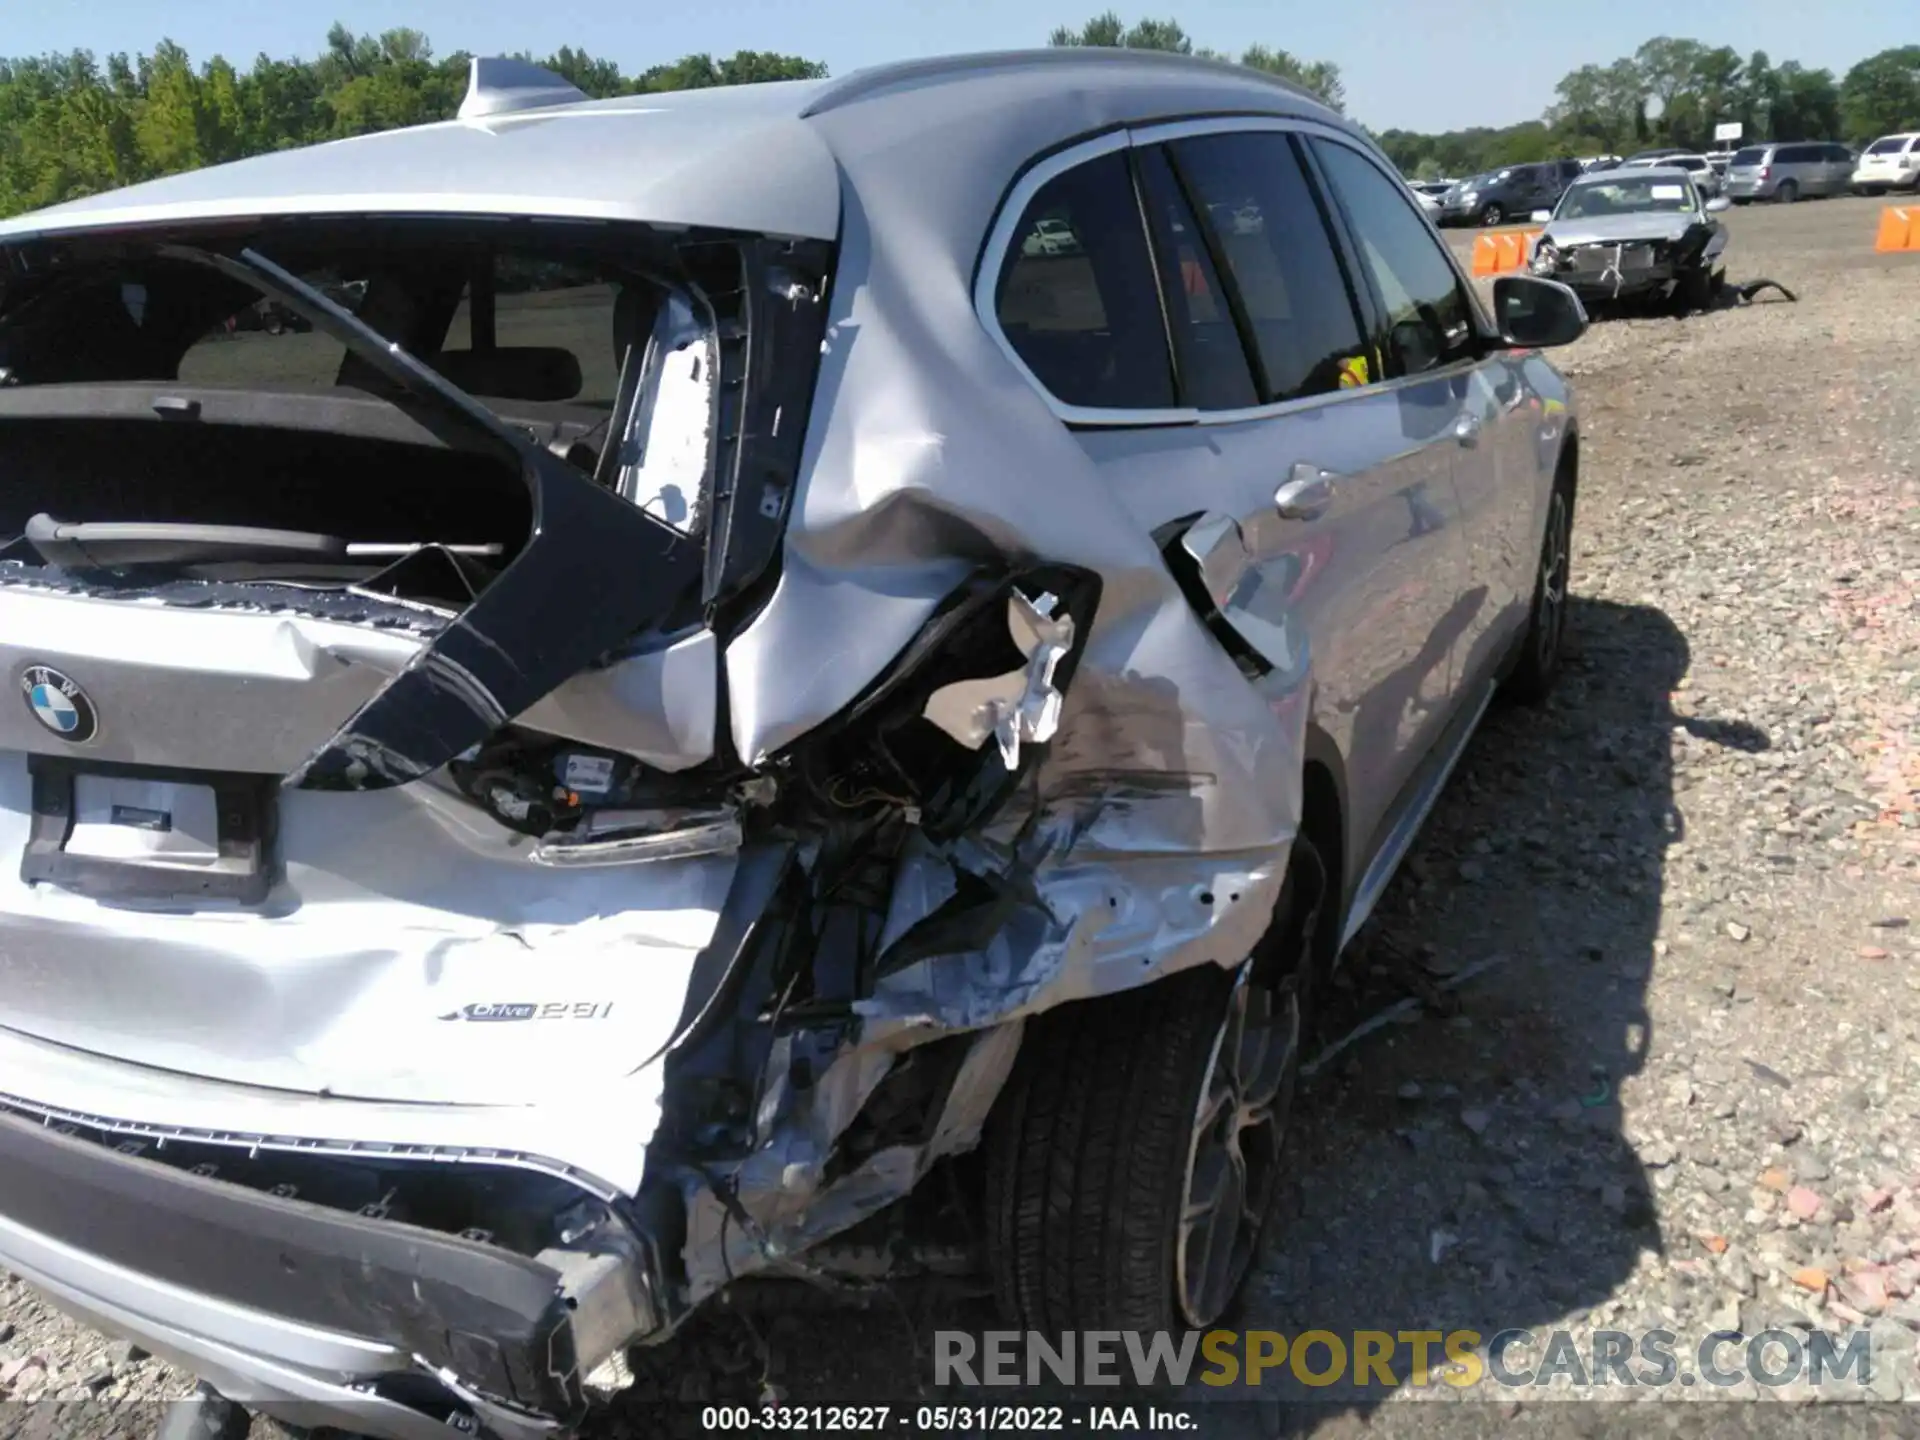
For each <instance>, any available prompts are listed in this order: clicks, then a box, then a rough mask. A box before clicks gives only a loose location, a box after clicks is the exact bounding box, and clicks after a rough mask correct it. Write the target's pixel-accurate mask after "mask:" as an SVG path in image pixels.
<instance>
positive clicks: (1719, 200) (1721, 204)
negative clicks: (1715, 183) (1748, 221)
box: [1707, 195, 1733, 215]
mask: <svg viewBox="0 0 1920 1440" xmlns="http://www.w3.org/2000/svg"><path fill="white" fill-rule="evenodd" d="M1732 208H1733V201H1731V200H1729V199H1728V198H1727V197H1726V196H1724V195H1716V196H1714V197H1713V198H1712V199H1711V200H1709V201H1707V213H1708V214H1709V215H1717V214H1719V213H1720V212H1721V211H1722V210H1731V209H1732Z"/></svg>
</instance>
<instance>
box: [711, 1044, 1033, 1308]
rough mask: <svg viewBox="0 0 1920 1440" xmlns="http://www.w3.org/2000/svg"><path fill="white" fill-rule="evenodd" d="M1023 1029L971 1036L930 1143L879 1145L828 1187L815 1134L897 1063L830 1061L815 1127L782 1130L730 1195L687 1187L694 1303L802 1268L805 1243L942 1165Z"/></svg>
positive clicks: (1006, 1069)
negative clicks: (746, 1281) (825, 1099)
mask: <svg viewBox="0 0 1920 1440" xmlns="http://www.w3.org/2000/svg"><path fill="white" fill-rule="evenodd" d="M1022 1030H1023V1026H1022V1022H1020V1021H1018V1020H1015V1021H1011V1022H1009V1023H1007V1024H1004V1025H1001V1026H998V1027H997V1028H995V1029H992V1030H988V1031H985V1032H983V1033H982V1034H980V1036H979V1037H978V1038H977V1039H975V1040H974V1041H973V1043H972V1045H971V1046H970V1047H969V1048H968V1051H967V1055H966V1058H965V1059H964V1060H963V1061H962V1062H961V1066H960V1071H959V1074H958V1075H957V1076H956V1077H955V1079H954V1082H953V1085H952V1086H951V1088H950V1089H949V1090H948V1092H947V1098H946V1103H945V1104H944V1106H943V1107H942V1109H941V1112H940V1116H939V1118H938V1120H937V1122H936V1123H935V1125H934V1127H933V1134H932V1138H931V1139H930V1140H929V1142H928V1143H927V1144H926V1145H924V1146H921V1147H918V1148H916V1147H912V1146H905V1145H900V1146H891V1147H889V1148H887V1149H884V1150H881V1151H878V1152H876V1153H875V1154H873V1155H870V1156H868V1157H867V1158H866V1159H865V1160H863V1161H862V1162H861V1163H860V1164H859V1165H858V1166H856V1167H855V1168H854V1169H853V1170H851V1171H850V1172H848V1173H847V1174H845V1175H842V1176H840V1177H839V1178H837V1179H836V1180H834V1181H833V1182H832V1183H831V1184H828V1185H825V1186H822V1185H821V1176H822V1172H823V1170H824V1168H825V1164H826V1161H827V1158H828V1156H829V1155H830V1154H831V1135H830V1136H829V1139H828V1142H827V1144H825V1145H822V1144H821V1143H820V1138H819V1133H818V1132H819V1130H820V1129H822V1128H824V1129H825V1130H826V1131H828V1132H831V1134H837V1133H838V1132H837V1130H836V1129H835V1124H836V1122H837V1124H838V1128H839V1129H844V1128H845V1126H846V1124H847V1123H848V1122H850V1121H851V1120H852V1118H853V1116H854V1115H855V1114H857V1113H858V1110H859V1105H860V1104H862V1103H864V1102H865V1100H866V1097H867V1096H868V1095H870V1094H871V1093H872V1089H873V1086H875V1085H877V1084H878V1083H879V1081H880V1079H881V1078H882V1077H883V1076H884V1075H885V1073H886V1070H887V1068H888V1066H889V1065H890V1063H891V1055H890V1054H889V1053H888V1052H886V1051H884V1050H874V1051H871V1052H866V1053H862V1054H856V1055H849V1056H846V1057H844V1058H843V1059H842V1060H841V1061H840V1062H839V1063H838V1064H836V1065H835V1067H834V1070H835V1071H840V1070H843V1069H844V1071H845V1072H846V1075H845V1080H844V1081H843V1079H842V1077H839V1076H834V1075H833V1073H832V1072H829V1076H828V1077H823V1084H824V1081H825V1080H827V1079H829V1078H830V1079H832V1081H833V1094H834V1097H835V1099H834V1102H833V1103H830V1104H826V1105H823V1106H822V1107H821V1108H820V1109H819V1110H818V1111H817V1112H816V1113H815V1114H814V1115H813V1116H812V1118H813V1120H814V1121H815V1122H816V1124H815V1125H814V1126H813V1127H795V1128H793V1129H790V1130H788V1131H784V1132H782V1134H781V1136H780V1137H779V1139H778V1140H777V1141H776V1142H775V1143H774V1144H772V1145H770V1146H768V1147H767V1148H766V1149H764V1150H762V1151H760V1152H759V1153H758V1154H756V1155H755V1156H753V1157H752V1159H750V1160H749V1161H748V1162H747V1163H746V1164H745V1165H744V1166H742V1167H741V1169H740V1170H739V1171H738V1172H737V1173H736V1174H734V1175H732V1176H730V1177H728V1180H727V1184H728V1185H729V1187H730V1191H729V1194H728V1195H727V1197H726V1198H722V1196H721V1195H720V1194H718V1193H716V1191H715V1189H714V1188H713V1187H712V1186H706V1185H697V1186H693V1187H691V1188H690V1189H689V1191H688V1193H687V1195H686V1201H687V1238H686V1246H685V1252H684V1253H685V1259H686V1261H687V1264H688V1277H687V1278H688V1295H689V1299H690V1300H691V1301H692V1302H693V1303H695V1304H697V1303H699V1301H701V1300H703V1299H705V1298H707V1297H708V1296H709V1295H711V1294H713V1293H714V1292H715V1291H716V1290H718V1289H720V1288H721V1287H722V1286H724V1285H726V1284H727V1283H728V1282H729V1281H730V1280H733V1279H738V1278H740V1277H741V1276H745V1275H752V1274H757V1273H762V1272H765V1271H768V1270H781V1269H785V1268H787V1267H788V1266H790V1265H796V1264H797V1266H798V1268H799V1270H800V1272H801V1273H805V1271H806V1262H805V1259H804V1256H805V1252H806V1250H807V1249H808V1248H809V1247H811V1246H813V1245H816V1244H818V1243H819V1242H820V1241H822V1240H825V1239H828V1238H830V1237H832V1236H834V1235H837V1234H839V1233H841V1232H842V1231H844V1230H847V1229H850V1228H851V1227H853V1226H854V1225H857V1224H859V1223H860V1221H862V1220H864V1219H866V1218H867V1217H868V1216H870V1215H876V1214H878V1213H879V1212H880V1211H882V1210H884V1209H886V1207H887V1206H889V1205H891V1204H893V1203H894V1202H895V1201H896V1200H898V1199H900V1198H901V1197H902V1196H903V1195H905V1194H907V1192H908V1191H910V1190H912V1189H913V1188H914V1186H916V1185H917V1184H919V1182H920V1180H921V1178H922V1177H923V1176H924V1175H925V1174H926V1173H927V1171H928V1170H929V1169H930V1168H931V1167H932V1166H933V1165H934V1164H935V1163H936V1162H937V1161H939V1160H941V1159H943V1158H945V1157H947V1156H949V1155H958V1154H962V1153H964V1152H965V1151H967V1150H970V1149H972V1148H973V1147H974V1146H975V1145H976V1144H978V1143H979V1139H980V1131H981V1128H982V1127H983V1126H984V1125H985V1124H986V1121H987V1116H988V1115H989V1114H990V1113H991V1111H992V1109H993V1102H994V1101H995V1100H996V1099H997V1098H998V1097H999V1094H1000V1091H1001V1088H1002V1087H1003V1086H1004V1085H1005V1084H1006V1081H1007V1077H1008V1076H1009V1075H1010V1074H1011V1073H1012V1072H1013V1063H1014V1060H1015V1059H1016V1058H1017V1057H1018V1055H1019V1053H1020V1039H1021V1035H1022ZM849 1082H850V1083H849ZM856 1097H857V1103H856Z"/></svg>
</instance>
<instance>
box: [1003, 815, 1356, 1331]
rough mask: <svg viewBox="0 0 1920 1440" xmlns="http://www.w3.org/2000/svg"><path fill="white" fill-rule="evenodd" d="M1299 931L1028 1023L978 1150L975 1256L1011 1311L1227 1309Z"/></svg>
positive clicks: (1019, 1317) (1271, 1179) (1265, 1128)
mask: <svg viewBox="0 0 1920 1440" xmlns="http://www.w3.org/2000/svg"><path fill="white" fill-rule="evenodd" d="M1304 845H1305V842H1304V841H1301V842H1296V846H1297V847H1299V848H1302V849H1304ZM1307 868H1310V869H1311V871H1312V874H1313V876H1314V881H1313V884H1311V885H1308V884H1306V883H1305V882H1300V883H1293V882H1290V883H1289V886H1288V892H1289V896H1288V898H1286V899H1283V902H1282V904H1283V906H1286V907H1294V906H1299V905H1301V904H1303V903H1304V902H1303V901H1302V898H1301V897H1302V895H1303V894H1305V893H1306V892H1307V891H1310V890H1311V891H1313V900H1314V902H1315V903H1313V904H1311V905H1308V906H1307V910H1308V914H1309V915H1310V916H1311V915H1315V914H1317V913H1318V911H1319V906H1318V904H1317V899H1318V894H1317V885H1318V876H1319V869H1318V866H1317V864H1314V865H1312V866H1311V867H1302V868H1301V869H1299V870H1297V871H1296V874H1304V873H1305V872H1306V869H1307ZM1287 928H1288V927H1287V926H1285V925H1283V926H1281V927H1279V929H1278V930H1277V932H1276V933H1283V932H1285V931H1286V929H1287ZM1305 939H1306V937H1305V934H1304V932H1303V933H1302V935H1300V936H1297V937H1293V938H1291V939H1289V940H1288V943H1287V944H1286V945H1285V947H1284V948H1277V949H1275V950H1274V951H1273V960H1274V964H1273V965H1272V967H1271V971H1269V968H1268V966H1267V964H1266V961H1265V960H1264V959H1263V958H1262V957H1259V956H1256V957H1255V958H1254V959H1251V960H1249V961H1248V962H1246V963H1245V964H1243V965H1241V966H1240V967H1239V968H1238V969H1237V970H1234V971H1230V972H1229V971H1224V970H1221V969H1218V968H1216V967H1214V966H1212V965H1202V966H1198V967H1196V968H1195V969H1192V970H1188V971H1183V972H1182V973H1180V974H1178V975H1175V976H1172V977H1170V978H1169V979H1166V980H1163V981H1161V982H1159V983H1158V984H1155V985H1149V986H1145V987H1143V988H1141V989H1138V990H1129V991H1124V992H1122V993H1120V994H1118V995H1113V996H1109V997H1107V998H1105V999H1099V1000H1090V1001H1080V1002H1077V1003H1075V1004H1071V1005H1064V1006H1061V1007H1060V1008H1059V1009H1057V1010H1052V1011H1049V1012H1047V1013H1046V1014H1043V1015H1040V1016H1038V1017H1037V1018H1035V1019H1032V1020H1029V1021H1028V1022H1027V1031H1026V1035H1025V1038H1024V1039H1023V1041H1022V1043H1021V1049H1020V1061H1019V1064H1018V1065H1017V1066H1016V1068H1015V1071H1014V1074H1013V1077H1012V1078H1011V1079H1010V1080H1009V1081H1008V1082H1007V1089H1006V1091H1005V1092H1004V1093H1003V1094H1002V1095H1001V1097H1000V1100H999V1102H998V1104H997V1105H996V1107H995V1109H994V1113H993V1117H992V1120H991V1121H990V1123H989V1125H988V1128H987V1135H986V1139H985V1147H984V1148H985V1153H986V1165H987V1174H986V1239H987V1254H988V1259H989V1263H990V1266H991V1269H992V1272H993V1280H994V1289H995V1292H996V1296H997V1299H998V1301H999V1306H1000V1309H1001V1312H1002V1314H1003V1315H1004V1316H1005V1317H1006V1319H1007V1321H1008V1322H1009V1323H1010V1324H1013V1325H1016V1326H1018V1327H1019V1328H1021V1329H1024V1330H1040V1331H1044V1332H1047V1333H1049V1334H1051V1333H1057V1332H1060V1331H1065V1330H1088V1329H1118V1330H1174V1331H1177V1330H1185V1329H1188V1328H1193V1329H1204V1328H1206V1327H1207V1326H1209V1325H1211V1324H1213V1323H1214V1322H1215V1321H1217V1320H1218V1319H1220V1317H1221V1316H1222V1315H1223V1314H1224V1313H1226V1311H1227V1310H1228V1308H1229V1307H1230V1306H1231V1304H1232V1303H1233V1300H1234V1297H1235V1296H1236V1295H1237V1293H1238V1292H1239V1289H1240V1286H1241V1284H1242V1283H1243V1282H1244V1281H1245V1279H1246V1277H1247V1273H1248V1271H1249V1270H1250V1269H1251V1268H1252V1265H1253V1261H1254V1257H1255V1254H1256V1253H1257V1250H1258V1247H1259V1242H1260V1233H1261V1230H1262V1228H1263V1225H1264V1223H1265V1220H1266V1217H1267V1212H1268V1210H1270V1209H1271V1208H1272V1204H1273V1198H1274V1194H1275V1191H1276V1189H1277V1186H1278V1182H1279V1178H1280V1173H1281V1171H1280V1167H1281V1164H1282V1155H1283V1143H1284V1140H1285V1136H1286V1126H1287V1118H1288V1114H1289V1112H1290V1111H1291V1109H1292V1106H1293V1092H1294V1086H1295V1083H1296V1080H1297V1078H1298V1075H1299V1068H1300V1052H1301V1046H1302V1043H1303V1040H1304V1037H1305V1034H1306V1025H1307V1010H1308V1003H1309V998H1310V993H1311V983H1312V973H1313V966H1312V964H1311V961H1310V960H1309V958H1308V957H1309V955H1310V954H1311V952H1312V947H1311V944H1310V943H1305Z"/></svg>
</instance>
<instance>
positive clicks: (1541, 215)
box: [1533, 210, 1553, 225]
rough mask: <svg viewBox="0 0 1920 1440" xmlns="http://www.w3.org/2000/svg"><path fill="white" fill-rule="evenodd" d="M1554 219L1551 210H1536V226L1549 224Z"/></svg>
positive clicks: (1534, 221)
mask: <svg viewBox="0 0 1920 1440" xmlns="http://www.w3.org/2000/svg"><path fill="white" fill-rule="evenodd" d="M1552 219H1553V212H1552V211H1551V210H1536V211H1534V212H1533V223H1534V224H1536V225H1545V224H1548V223H1549V222H1551V221H1552Z"/></svg>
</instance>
